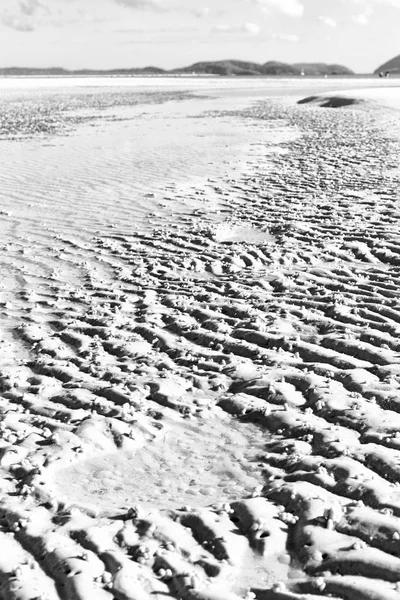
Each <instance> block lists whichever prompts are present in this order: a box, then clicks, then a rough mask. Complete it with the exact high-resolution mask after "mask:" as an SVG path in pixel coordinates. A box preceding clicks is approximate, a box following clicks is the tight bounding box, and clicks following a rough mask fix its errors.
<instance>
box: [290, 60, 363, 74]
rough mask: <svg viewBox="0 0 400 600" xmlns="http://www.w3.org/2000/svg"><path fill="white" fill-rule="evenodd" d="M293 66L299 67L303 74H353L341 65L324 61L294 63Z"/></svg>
mask: <svg viewBox="0 0 400 600" xmlns="http://www.w3.org/2000/svg"><path fill="white" fill-rule="evenodd" d="M293 66H294V67H296V68H297V69H300V71H302V72H303V73H304V75H354V71H351V70H350V69H348V68H347V67H344V66H343V65H335V64H333V65H328V64H326V63H295V64H294V65H293Z"/></svg>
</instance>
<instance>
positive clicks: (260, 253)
mask: <svg viewBox="0 0 400 600" xmlns="http://www.w3.org/2000/svg"><path fill="white" fill-rule="evenodd" d="M163 82H164V83H163ZM94 83H96V85H97V87H93V84H94ZM353 83H354V89H352V90H350V91H349V80H343V81H341V80H335V81H332V82H330V81H326V80H321V81H318V80H315V82H312V81H311V80H307V81H305V80H304V81H303V80H300V81H298V80H296V81H295V80H283V81H281V80H278V79H276V80H275V79H274V80H272V81H271V82H269V80H254V81H249V80H244V81H240V80H234V79H232V80H218V79H215V80H207V79H196V80H187V81H181V80H168V81H165V80H158V79H156V80H155V81H154V82H151V84H150V83H149V81H148V80H146V81H140V82H139V81H131V82H129V83H127V82H118V84H116V83H115V81H114V82H113V84H111V82H108V81H103V82H93V81H90V80H88V81H84V80H81V81H80V83H79V86H78V85H77V82H71V81H69V82H68V83H64V82H60V81H59V80H57V82H55V81H54V80H52V81H51V82H46V81H43V80H39V81H34V82H32V81H31V82H29V81H28V82H27V81H25V82H24V81H22V80H18V81H14V82H13V81H7V83H6V85H5V86H4V88H3V90H2V95H1V97H0V113H1V116H2V121H1V123H2V125H1V128H0V137H1V139H0V160H1V169H0V200H1V214H0V218H1V241H0V270H1V275H2V279H1V282H0V284H1V288H0V334H1V335H0V385H1V416H0V428H1V436H0V467H1V479H0V481H1V496H0V517H1V529H0V537H1V547H2V553H1V557H0V597H1V598H4V599H7V600H8V599H13V600H16V599H18V600H23V599H24V600H25V599H26V600H29V599H31V600H33V599H35V598H36V599H37V598H42V600H44V598H48V599H51V600H53V599H54V600H58V599H66V600H70V599H71V600H72V599H74V600H75V599H79V600H92V599H94V598H96V600H97V599H98V598H99V599H101V600H102V599H105V600H113V599H118V600H137V599H140V600H149V599H150V598H153V599H160V600H161V598H165V597H170V598H176V599H178V598H182V599H185V600H186V599H189V600H192V599H196V600H235V599H236V600H238V599H246V600H250V599H254V598H255V599H256V600H264V599H265V600H315V599H316V598H321V597H326V598H334V599H336V600H349V599H353V598H356V599H358V600H372V599H374V600H376V599H379V600H395V599H397V598H400V575H399V573H400V568H399V567H400V563H399V558H398V556H399V551H400V546H399V544H400V491H399V482H400V467H399V464H400V462H399V461H400V441H399V440H400V437H399V430H400V415H399V413H400V409H399V398H398V396H399V389H400V346H399V342H398V338H399V332H400V303H399V293H398V289H399V265H400V262H399V261H400V258H399V257H400V250H399V248H400V236H399V219H400V211H399V189H400V187H399V183H400V171H399V165H398V160H399V150H400V136H399V134H398V131H399V127H398V122H399V114H398V112H397V111H396V110H392V108H393V107H394V106H395V104H396V103H397V101H398V100H397V99H398V97H399V93H398V88H397V87H396V86H397V84H396V82H395V81H394V80H392V81H390V82H386V81H385V82H384V84H382V82H378V81H377V80H366V81H363V80H354V81H352V82H351V85H353ZM368 86H369V87H368ZM366 87H368V89H367V90H365V88H366ZM310 96H312V97H313V98H315V101H312V102H306V103H303V104H297V101H298V100H299V99H304V98H307V97H310ZM327 98H331V99H332V98H347V99H353V100H357V101H354V102H353V101H352V102H348V103H340V102H339V103H338V102H330V103H329V104H328V105H326V106H325V107H324V102H325V104H326V99H327ZM389 104H390V107H392V108H391V109H390V110H389V108H390V107H389ZM334 106H336V108H334ZM50 117H51V118H50Z"/></svg>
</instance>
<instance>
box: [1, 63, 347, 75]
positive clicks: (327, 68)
mask: <svg viewBox="0 0 400 600" xmlns="http://www.w3.org/2000/svg"><path fill="white" fill-rule="evenodd" d="M191 74H196V75H225V76H228V75H231V76H232V75H238V76H240V75H241V76H254V75H255V76H262V75H280V76H290V75H301V74H304V75H316V76H318V75H353V74H354V73H353V71H351V70H350V69H348V68H347V67H344V66H342V65H327V64H325V63H296V64H294V65H291V64H289V63H284V62H279V61H268V62H266V63H264V64H260V63H253V62H246V61H243V60H217V61H205V62H197V63H194V64H193V65H189V66H188V67H182V68H179V69H172V70H170V71H165V70H164V69H160V68H158V67H144V68H141V69H139V68H132V69H108V70H101V69H80V70H75V71H73V70H68V69H63V68H61V67H52V68H37V69H34V68H29V67H8V68H3V69H1V68H0V77H7V76H8V77H18V76H19V77H22V76H25V77H26V76H37V77H39V76H42V77H43V76H50V77H67V76H74V75H75V76H76V75H78V76H90V75H92V76H95V75H119V76H128V77H129V76H134V75H191Z"/></svg>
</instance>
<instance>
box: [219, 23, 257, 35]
mask: <svg viewBox="0 0 400 600" xmlns="http://www.w3.org/2000/svg"><path fill="white" fill-rule="evenodd" d="M211 31H213V32H215V33H222V34H224V33H225V34H228V33H250V34H251V35H258V34H259V33H260V27H259V26H258V25H256V24H255V23H244V25H239V26H238V25H227V24H225V23H224V24H219V25H215V26H214V27H212V29H211Z"/></svg>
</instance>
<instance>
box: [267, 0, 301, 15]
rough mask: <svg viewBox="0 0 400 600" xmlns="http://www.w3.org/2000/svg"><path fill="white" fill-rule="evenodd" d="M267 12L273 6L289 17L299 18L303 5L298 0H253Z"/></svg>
mask: <svg viewBox="0 0 400 600" xmlns="http://www.w3.org/2000/svg"><path fill="white" fill-rule="evenodd" d="M255 2H256V4H259V5H260V6H261V7H262V9H263V10H264V11H265V12H267V11H269V10H270V9H271V8H275V9H276V10H279V11H280V12H282V13H284V14H285V15H288V16H289V17H295V18H300V17H302V16H303V12H304V6H303V4H302V3H301V2H300V0H255Z"/></svg>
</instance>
